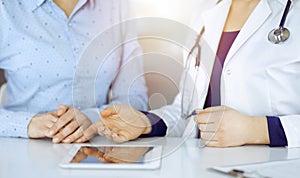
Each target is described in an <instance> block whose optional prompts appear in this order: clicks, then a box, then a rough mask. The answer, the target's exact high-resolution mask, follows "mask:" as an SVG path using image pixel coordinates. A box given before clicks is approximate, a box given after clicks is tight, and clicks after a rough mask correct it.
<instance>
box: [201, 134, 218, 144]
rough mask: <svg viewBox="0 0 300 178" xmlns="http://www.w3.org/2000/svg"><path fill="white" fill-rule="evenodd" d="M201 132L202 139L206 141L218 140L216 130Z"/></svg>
mask: <svg viewBox="0 0 300 178" xmlns="http://www.w3.org/2000/svg"><path fill="white" fill-rule="evenodd" d="M200 133H201V139H202V141H203V142H204V143H205V145H206V144H207V143H209V142H210V141H218V140H217V138H216V133H214V132H200Z"/></svg>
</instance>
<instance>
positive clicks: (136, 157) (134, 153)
mask: <svg viewBox="0 0 300 178" xmlns="http://www.w3.org/2000/svg"><path fill="white" fill-rule="evenodd" d="M152 149H153V147H129V146H103V147H92V146H83V147H80V149H79V150H78V151H77V153H76V154H75V156H74V157H73V159H72V161H71V163H87V164H95V163H99V164H116V163H127V164H133V163H135V164H143V163H144V161H145V160H144V157H145V155H146V154H147V153H148V152H149V151H150V150H152Z"/></svg>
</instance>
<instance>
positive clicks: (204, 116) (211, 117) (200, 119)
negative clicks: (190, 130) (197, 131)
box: [194, 113, 223, 124]
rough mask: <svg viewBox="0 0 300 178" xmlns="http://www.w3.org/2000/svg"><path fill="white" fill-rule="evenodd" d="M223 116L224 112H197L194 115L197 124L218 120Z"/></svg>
mask: <svg viewBox="0 0 300 178" xmlns="http://www.w3.org/2000/svg"><path fill="white" fill-rule="evenodd" d="M222 117H223V115H222V114H214V113H201V114H197V115H196V116H195V117H194V120H195V122H196V123H197V124H210V123H215V122H218V121H219V120H220V119H221V118H222Z"/></svg>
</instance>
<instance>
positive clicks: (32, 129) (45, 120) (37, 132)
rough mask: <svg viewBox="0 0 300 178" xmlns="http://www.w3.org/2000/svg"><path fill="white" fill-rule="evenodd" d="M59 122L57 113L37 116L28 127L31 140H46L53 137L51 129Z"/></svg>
mask: <svg viewBox="0 0 300 178" xmlns="http://www.w3.org/2000/svg"><path fill="white" fill-rule="evenodd" d="M57 120H58V117H57V115H56V113H54V112H53V113H45V114H37V115H35V116H34V117H33V118H32V119H31V121H30V123H29V125H28V137H29V138H44V137H51V136H50V135H49V134H48V132H49V129H50V128H51V127H52V126H53V125H54V123H55V122H56V121H57Z"/></svg>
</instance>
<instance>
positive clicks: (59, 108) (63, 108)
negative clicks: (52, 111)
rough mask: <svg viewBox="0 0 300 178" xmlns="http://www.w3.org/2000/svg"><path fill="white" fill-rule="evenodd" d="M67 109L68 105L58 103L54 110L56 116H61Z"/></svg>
mask: <svg viewBox="0 0 300 178" xmlns="http://www.w3.org/2000/svg"><path fill="white" fill-rule="evenodd" d="M68 109H69V107H68V106H66V105H64V104H60V105H58V106H57V110H56V112H57V117H60V116H62V115H63V114H64V113H66V112H67V110H68Z"/></svg>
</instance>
